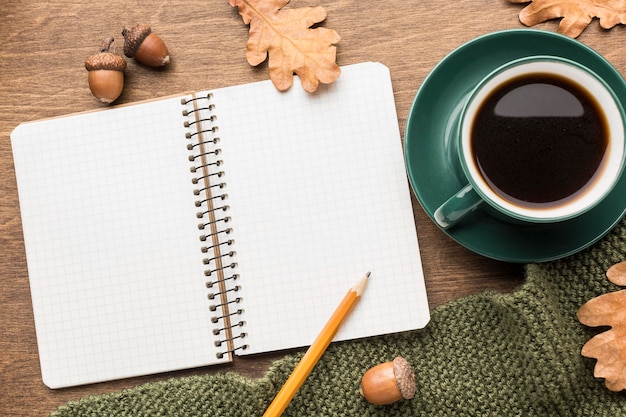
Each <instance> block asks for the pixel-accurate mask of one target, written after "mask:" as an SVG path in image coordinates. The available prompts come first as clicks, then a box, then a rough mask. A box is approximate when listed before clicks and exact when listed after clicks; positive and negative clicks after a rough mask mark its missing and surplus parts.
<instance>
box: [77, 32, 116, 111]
mask: <svg viewBox="0 0 626 417" xmlns="http://www.w3.org/2000/svg"><path fill="white" fill-rule="evenodd" d="M112 43H113V37H108V38H107V39H105V40H104V41H103V43H102V46H101V47H100V52H99V53H98V54H96V55H92V56H90V57H89V58H87V60H86V61H85V68H86V69H87V71H89V74H88V81H89V89H90V90H91V93H92V94H93V95H94V96H95V97H96V98H97V99H98V100H100V101H101V102H102V103H104V104H110V103H112V102H113V101H115V100H116V99H117V98H118V97H119V96H120V95H121V94H122V90H123V89H124V70H125V69H126V61H125V60H124V58H123V57H121V56H119V55H116V54H114V53H113V52H109V48H110V47H111V44H112Z"/></svg>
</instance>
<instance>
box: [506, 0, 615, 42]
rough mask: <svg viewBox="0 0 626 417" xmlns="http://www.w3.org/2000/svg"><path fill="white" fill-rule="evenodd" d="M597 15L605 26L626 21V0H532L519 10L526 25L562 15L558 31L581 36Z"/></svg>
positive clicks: (519, 1) (521, 20) (608, 27)
mask: <svg viewBox="0 0 626 417" xmlns="http://www.w3.org/2000/svg"><path fill="white" fill-rule="evenodd" d="M509 1H510V2H511V3H528V0H509ZM594 17H597V18H598V19H600V26H601V27H602V28H603V29H611V28H612V27H613V26H615V25H617V24H618V23H621V24H624V23H626V1H624V0H532V2H531V4H529V5H528V6H526V7H525V8H524V9H522V11H521V12H520V14H519V20H520V22H522V23H523V24H524V25H526V26H533V25H536V24H538V23H542V22H545V21H547V20H551V19H558V18H562V20H561V22H560V23H559V28H558V31H559V33H562V34H564V35H567V36H569V37H572V38H576V37H578V35H580V34H581V33H582V31H583V30H585V28H586V27H587V26H588V25H589V23H591V21H592V20H593V18H594Z"/></svg>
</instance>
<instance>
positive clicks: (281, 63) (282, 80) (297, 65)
mask: <svg viewBox="0 0 626 417" xmlns="http://www.w3.org/2000/svg"><path fill="white" fill-rule="evenodd" d="M229 1H230V5H231V6H233V7H237V8H238V9H239V14H240V15H241V17H242V19H243V21H244V23H246V24H249V25H250V34H249V38H248V45H247V52H246V59H247V60H248V63H249V64H250V65H252V66H256V65H259V64H260V63H262V62H263V61H265V59H266V58H267V57H268V55H269V61H268V67H269V74H270V79H271V80H272V82H273V83H274V86H275V87H276V88H277V89H278V90H281V91H284V90H287V89H289V87H291V85H292V83H293V74H294V73H295V74H297V75H298V77H299V78H300V81H301V83H302V87H303V88H304V90H305V91H307V92H309V93H312V92H315V91H316V90H317V87H318V85H319V83H320V82H321V83H323V84H329V83H332V82H333V81H335V80H336V79H337V78H338V77H339V75H340V74H341V69H340V68H339V66H338V65H337V64H336V63H335V59H336V54H337V48H336V47H335V46H334V44H336V43H337V42H339V40H340V37H339V34H338V33H337V32H335V31H334V30H332V29H327V28H322V27H316V28H311V26H313V25H314V24H316V23H320V22H322V21H323V20H324V19H326V11H325V10H324V8H323V7H321V6H318V7H300V8H295V9H286V10H283V9H282V8H283V7H284V6H285V5H286V4H287V3H288V2H289V0H229Z"/></svg>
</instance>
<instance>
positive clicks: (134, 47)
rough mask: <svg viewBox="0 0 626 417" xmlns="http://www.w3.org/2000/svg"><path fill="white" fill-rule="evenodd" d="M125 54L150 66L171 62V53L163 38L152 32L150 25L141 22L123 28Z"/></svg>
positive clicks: (160, 65)
mask: <svg viewBox="0 0 626 417" xmlns="http://www.w3.org/2000/svg"><path fill="white" fill-rule="evenodd" d="M122 36H124V55H126V56H127V57H129V58H133V57H134V58H135V59H136V60H137V61H139V62H141V63H142V64H144V65H148V66H150V67H162V66H164V65H167V64H169V63H170V53H169V51H168V50H167V46H166V45H165V42H163V39H161V38H160V37H159V35H157V34H156V33H152V29H150V26H148V25H146V24H144V23H140V24H138V25H135V26H134V27H133V28H131V29H126V28H124V29H123V30H122Z"/></svg>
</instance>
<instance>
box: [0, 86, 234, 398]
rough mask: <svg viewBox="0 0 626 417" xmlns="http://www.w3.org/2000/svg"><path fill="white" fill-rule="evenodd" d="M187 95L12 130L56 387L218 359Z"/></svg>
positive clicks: (47, 366) (42, 343) (37, 300)
mask: <svg viewBox="0 0 626 417" xmlns="http://www.w3.org/2000/svg"><path fill="white" fill-rule="evenodd" d="M181 107H182V106H181V101H180V98H168V99H164V100H159V101H153V102H148V103H143V104H139V105H134V106H128V107H122V108H116V109H110V110H106V111H99V112H92V113H83V114H79V115H74V116H69V117H63V118H56V119H48V120H45V121H40V122H33V123H25V124H22V125H20V126H18V127H17V128H16V129H15V130H14V132H13V133H12V135H11V140H12V146H13V154H14V160H15V169H16V175H17V183H18V191H19V198H20V209H21V214H22V222H23V229H24V239H25V245H26V255H27V261H28V272H29V279H30V286H31V293H32V300H33V310H34V315H35V325H36V330H37V341H38V345H39V355H40V361H41V370H42V376H43V380H44V383H45V384H46V385H48V386H49V387H51V388H58V387H64V386H71V385H79V384H86V383H93V382H99V381H104V380H110V379H117V378H124V377H130V376H135V375H143V374H150V373H156V372H164V371H169V370H174V369H182V368H190V367H195V366H202V365H207V364H211V363H216V362H218V361H225V360H227V358H226V357H225V358H224V359H222V360H218V359H217V358H216V353H217V352H216V349H217V348H216V347H214V342H213V336H212V334H211V326H210V325H209V323H210V316H211V312H210V311H209V308H208V302H207V298H206V297H207V294H206V288H205V277H204V274H203V270H204V268H203V267H204V265H203V264H202V256H201V255H202V254H201V253H200V246H201V242H200V241H199V239H198V236H199V233H198V228H197V219H196V217H195V212H196V207H195V205H194V201H195V200H196V199H197V197H195V196H194V195H193V187H194V186H193V184H192V183H191V174H190V172H189V165H190V163H189V161H188V159H187V158H188V155H189V151H188V150H187V149H186V144H187V142H186V141H185V133H186V131H187V130H186V129H185V128H184V126H183V122H184V120H183V119H182V117H181V111H182V108H181Z"/></svg>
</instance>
